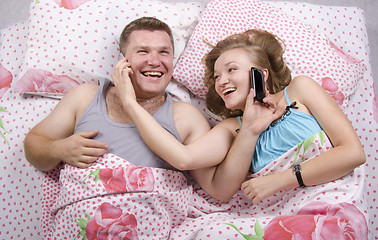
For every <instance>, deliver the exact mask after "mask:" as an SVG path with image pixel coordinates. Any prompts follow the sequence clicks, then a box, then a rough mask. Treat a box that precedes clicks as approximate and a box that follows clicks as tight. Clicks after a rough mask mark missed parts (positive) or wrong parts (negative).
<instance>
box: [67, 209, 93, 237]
mask: <svg viewBox="0 0 378 240" xmlns="http://www.w3.org/2000/svg"><path fill="white" fill-rule="evenodd" d="M85 217H86V218H78V219H76V220H74V219H70V221H71V222H75V223H77V224H78V225H79V227H80V229H81V231H80V232H79V233H78V234H77V235H76V237H75V238H74V239H77V237H78V236H81V237H82V238H83V239H84V240H86V239H87V235H86V234H87V232H86V231H85V228H86V227H87V224H88V221H89V220H90V219H91V216H89V215H88V214H85Z"/></svg>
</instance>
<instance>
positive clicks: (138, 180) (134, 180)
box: [127, 166, 155, 192]
mask: <svg viewBox="0 0 378 240" xmlns="http://www.w3.org/2000/svg"><path fill="white" fill-rule="evenodd" d="M127 176H128V181H127V187H128V189H129V191H146V192H149V191H153V190H154V183H155V178H154V174H153V172H152V170H151V168H148V167H136V166H130V167H128V168H127Z"/></svg>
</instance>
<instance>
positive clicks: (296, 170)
mask: <svg viewBox="0 0 378 240" xmlns="http://www.w3.org/2000/svg"><path fill="white" fill-rule="evenodd" d="M293 171H294V172H300V171H301V166H300V165H298V164H297V165H294V167H293Z"/></svg>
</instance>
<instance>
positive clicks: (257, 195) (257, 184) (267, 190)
mask: <svg viewBox="0 0 378 240" xmlns="http://www.w3.org/2000/svg"><path fill="white" fill-rule="evenodd" d="M280 185H281V180H280V178H279V177H278V175H277V174H274V175H267V176H263V177H257V178H252V179H250V180H247V181H245V182H243V184H242V185H241V190H242V192H243V193H244V195H245V196H246V197H247V198H249V199H250V200H252V203H253V204H258V203H259V202H260V201H261V200H264V199H265V198H267V197H269V196H271V195H273V194H274V193H276V192H278V191H279V190H280Z"/></svg>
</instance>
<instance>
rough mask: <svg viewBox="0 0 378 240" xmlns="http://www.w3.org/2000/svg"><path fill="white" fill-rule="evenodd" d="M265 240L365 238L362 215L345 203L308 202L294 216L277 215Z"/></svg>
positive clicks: (265, 235) (270, 224) (268, 227)
mask: <svg viewBox="0 0 378 240" xmlns="http://www.w3.org/2000/svg"><path fill="white" fill-rule="evenodd" d="M264 232H265V234H264V239H265V240H268V239H303V240H307V239H308V240H310V239H367V224H366V220H365V217H364V215H363V214H362V213H361V212H360V211H359V210H358V209H357V208H356V207H355V206H354V205H352V204H348V203H337V204H329V203H319V202H314V203H310V204H308V205H307V206H305V207H304V208H302V209H301V210H300V211H299V212H298V215H295V216H277V217H275V218H273V220H272V221H270V223H269V224H268V225H267V226H266V227H265V228H264Z"/></svg>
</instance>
